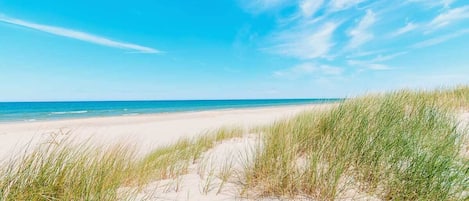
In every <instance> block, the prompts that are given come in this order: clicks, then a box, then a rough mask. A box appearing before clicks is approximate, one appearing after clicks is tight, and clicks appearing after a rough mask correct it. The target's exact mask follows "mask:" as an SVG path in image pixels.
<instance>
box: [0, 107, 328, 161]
mask: <svg viewBox="0 0 469 201" xmlns="http://www.w3.org/2000/svg"><path fill="white" fill-rule="evenodd" d="M328 106H330V105H297V106H280V107H264V108H250V109H232V110H213V111H201V112H183V113H166V114H152V115H137V116H118V117H97V118H85V119H69V120H56V121H42V122H17V123H1V124H0V159H2V158H5V157H8V156H11V155H12V154H13V153H16V152H17V151H19V150H21V149H22V148H24V147H25V145H27V144H33V145H34V143H38V142H44V141H45V140H46V139H47V138H50V136H51V135H52V134H54V133H55V134H57V133H59V134H69V135H72V136H73V138H74V140H75V139H76V140H75V141H80V140H91V141H92V142H96V143H105V144H112V143H117V142H122V141H125V142H128V143H137V144H138V145H139V147H141V148H142V149H141V150H143V151H148V150H151V149H153V148H155V147H157V146H160V145H166V144H168V143H171V142H174V141H176V140H178V139H180V138H181V137H191V136H195V135H199V134H201V133H203V132H204V131H208V130H211V129H217V128H220V127H223V126H240V127H251V126H255V125H261V124H267V123H271V122H273V121H275V120H278V119H281V118H286V117H289V116H292V115H295V114H298V113H300V112H302V111H304V110H308V109H313V108H324V107H328Z"/></svg>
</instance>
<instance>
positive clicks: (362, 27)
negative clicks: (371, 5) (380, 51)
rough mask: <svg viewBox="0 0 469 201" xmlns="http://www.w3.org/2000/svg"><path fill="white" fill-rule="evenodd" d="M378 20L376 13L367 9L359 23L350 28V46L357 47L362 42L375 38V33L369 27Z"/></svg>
mask: <svg viewBox="0 0 469 201" xmlns="http://www.w3.org/2000/svg"><path fill="white" fill-rule="evenodd" d="M375 22H376V14H375V13H374V12H373V11H371V10H367V11H366V14H365V16H364V17H363V18H362V19H361V20H360V22H359V23H358V25H357V26H356V27H355V28H353V29H352V30H350V32H349V33H348V35H349V36H350V37H351V39H350V43H349V45H348V47H349V48H352V49H353V48H357V47H359V46H361V45H362V44H364V43H366V42H368V41H370V40H371V39H373V37H374V35H373V34H372V33H370V32H369V31H368V29H369V28H370V27H371V26H372V25H373V24H374V23H375Z"/></svg>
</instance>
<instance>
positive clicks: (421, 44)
mask: <svg viewBox="0 0 469 201" xmlns="http://www.w3.org/2000/svg"><path fill="white" fill-rule="evenodd" d="M465 34H469V29H464V30H461V31H458V32H456V33H451V34H446V35H442V36H438V37H435V38H432V39H428V40H424V41H422V42H419V43H416V44H414V45H412V47H413V48H424V47H429V46H433V45H437V44H440V43H443V42H446V41H447V40H450V39H452V38H456V37H459V36H462V35H465Z"/></svg>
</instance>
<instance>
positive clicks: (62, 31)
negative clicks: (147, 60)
mask: <svg viewBox="0 0 469 201" xmlns="http://www.w3.org/2000/svg"><path fill="white" fill-rule="evenodd" d="M0 22H4V23H8V24H13V25H17V26H22V27H26V28H29V29H34V30H37V31H42V32H46V33H49V34H53V35H57V36H62V37H67V38H72V39H76V40H81V41H85V42H89V43H93V44H97V45H102V46H107V47H112V48H119V49H126V50H133V51H136V52H138V53H148V54H158V53H162V51H160V50H157V49H154V48H151V47H145V46H141V45H137V44H133V43H127V42H119V41H115V40H111V39H109V38H105V37H102V36H97V35H93V34H90V33H86V32H81V31H76V30H72V29H67V28H62V27H56V26H50V25H45V24H37V23H34V22H28V21H24V20H20V19H16V18H10V17H7V16H4V15H0Z"/></svg>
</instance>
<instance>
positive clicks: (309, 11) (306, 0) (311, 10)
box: [299, 0, 324, 18]
mask: <svg viewBox="0 0 469 201" xmlns="http://www.w3.org/2000/svg"><path fill="white" fill-rule="evenodd" d="M323 2H324V0H302V1H301V2H300V4H299V6H300V9H301V14H302V15H303V17H306V18H309V17H311V16H313V15H314V14H315V13H316V12H317V11H318V10H319V8H321V5H322V4H323Z"/></svg>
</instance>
